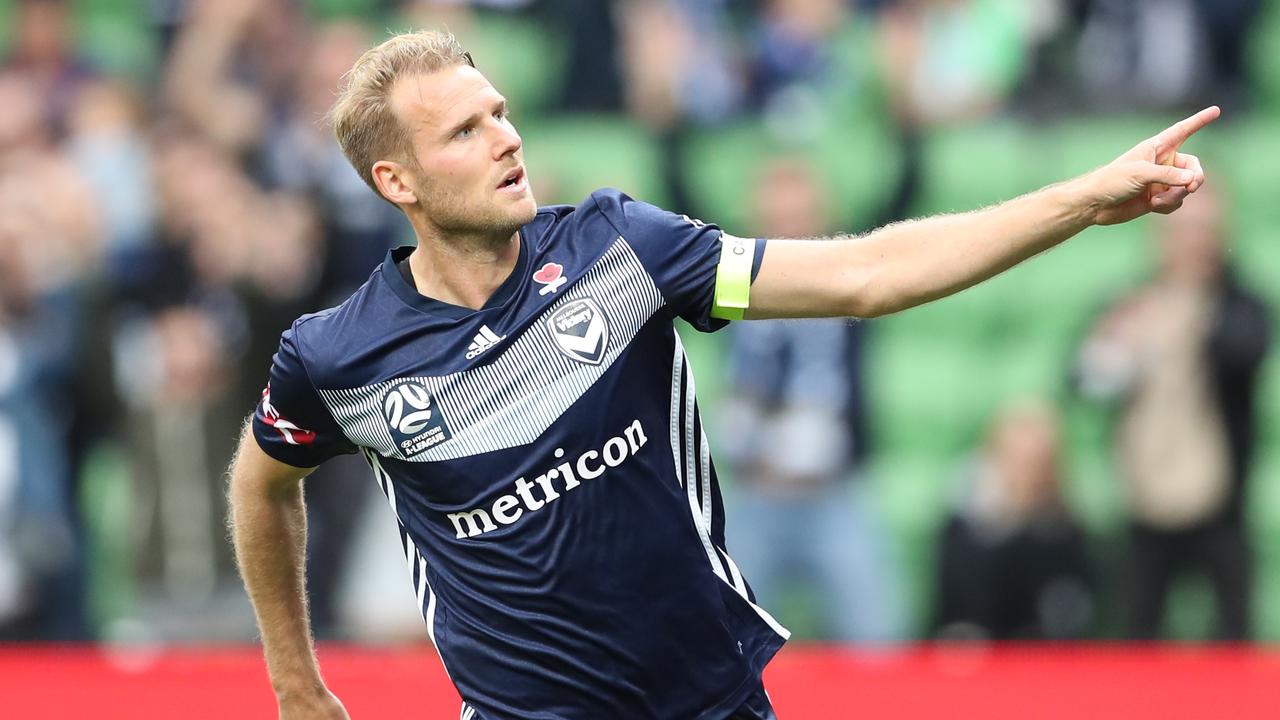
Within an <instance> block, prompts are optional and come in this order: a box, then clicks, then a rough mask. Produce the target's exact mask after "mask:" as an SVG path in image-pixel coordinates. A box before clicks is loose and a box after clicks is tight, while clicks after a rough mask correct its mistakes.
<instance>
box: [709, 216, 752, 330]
mask: <svg viewBox="0 0 1280 720" xmlns="http://www.w3.org/2000/svg"><path fill="white" fill-rule="evenodd" d="M754 259H755V241H754V240H750V239H747V238H740V237H734V236H733V235H730V234H729V233H721V235H720V264H719V265H717V266H716V292H715V302H714V303H713V304H712V305H711V317H713V318H720V319H722V320H741V319H742V316H743V315H744V314H745V313H746V311H747V305H748V304H749V302H750V301H751V263H752V261H753V260H754Z"/></svg>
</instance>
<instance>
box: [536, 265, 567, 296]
mask: <svg viewBox="0 0 1280 720" xmlns="http://www.w3.org/2000/svg"><path fill="white" fill-rule="evenodd" d="M533 281H534V282H536V283H539V284H540V285H542V286H543V287H542V289H541V290H539V291H538V294H539V295H549V294H551V293H553V292H555V291H557V290H559V289H560V286H561V285H564V284H565V283H567V282H569V280H568V279H567V278H565V276H564V266H563V265H561V264H560V263H553V262H549V263H547V264H546V265H543V266H542V267H541V268H540V269H539V270H538V272H536V273H534V274H533Z"/></svg>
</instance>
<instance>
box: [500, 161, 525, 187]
mask: <svg viewBox="0 0 1280 720" xmlns="http://www.w3.org/2000/svg"><path fill="white" fill-rule="evenodd" d="M523 182H524V166H517V167H515V168H513V169H512V170H511V172H509V173H507V174H506V175H505V176H503V178H502V182H501V183H499V184H498V189H499V190H503V189H506V188H513V187H517V186H520V185H521V184H522V183H523Z"/></svg>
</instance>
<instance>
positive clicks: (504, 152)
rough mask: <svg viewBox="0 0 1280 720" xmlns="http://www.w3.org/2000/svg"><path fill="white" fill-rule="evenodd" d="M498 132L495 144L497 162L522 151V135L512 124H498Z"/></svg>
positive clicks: (494, 152) (494, 150) (494, 151)
mask: <svg viewBox="0 0 1280 720" xmlns="http://www.w3.org/2000/svg"><path fill="white" fill-rule="evenodd" d="M496 131H497V134H496V136H495V137H496V139H495V140H494V143H493V154H494V159H495V160H501V159H502V158H504V157H506V156H508V155H510V154H512V153H514V152H516V151H517V150H519V149H520V147H521V145H522V141H521V140H520V133H518V132H516V129H515V127H514V126H513V125H512V124H511V123H510V122H499V123H497V127H496Z"/></svg>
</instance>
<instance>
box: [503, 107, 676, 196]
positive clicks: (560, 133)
mask: <svg viewBox="0 0 1280 720" xmlns="http://www.w3.org/2000/svg"><path fill="white" fill-rule="evenodd" d="M517 123H519V120H518V119H517ZM518 127H519V129H520V132H521V134H522V136H523V138H524V148H525V149H524V154H525V162H526V164H527V165H528V167H529V179H530V181H531V182H532V184H533V189H534V195H535V196H536V197H537V198H538V202H539V203H540V204H548V203H570V204H574V205H576V204H578V203H580V202H582V200H583V199H584V198H586V196H587V195H588V194H590V193H591V192H592V191H594V190H597V189H599V188H601V187H615V188H618V189H619V190H622V191H623V192H626V193H627V194H628V195H630V196H632V197H634V198H636V199H638V200H644V201H646V202H651V203H654V204H656V205H659V206H662V205H664V204H665V203H666V202H667V200H668V198H667V197H666V193H665V189H664V187H663V185H662V172H661V171H662V167H663V159H662V152H661V148H660V147H659V146H658V143H657V141H656V140H655V139H654V138H653V136H652V135H651V134H650V133H649V132H648V130H646V129H645V128H644V127H643V126H642V125H640V124H638V123H636V122H635V121H633V120H629V119H627V118H624V117H621V116H609V115H583V116H559V117H557V118H556V119H555V120H545V121H537V122H532V121H531V122H529V123H527V124H519V125H518Z"/></svg>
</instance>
